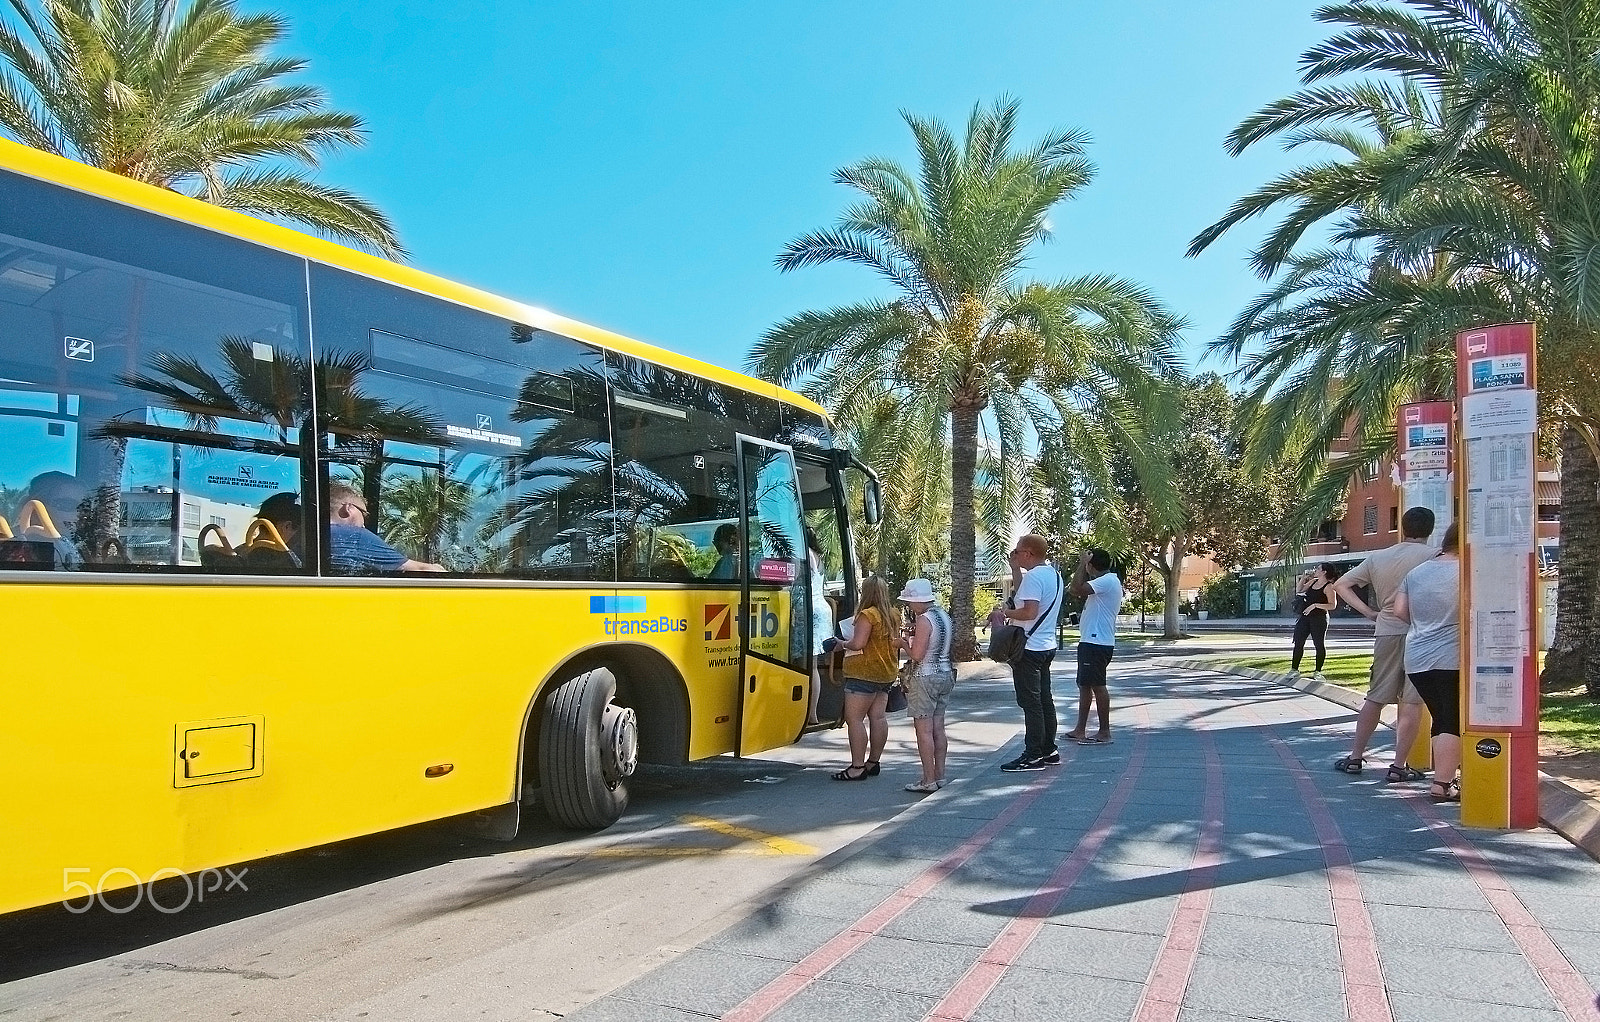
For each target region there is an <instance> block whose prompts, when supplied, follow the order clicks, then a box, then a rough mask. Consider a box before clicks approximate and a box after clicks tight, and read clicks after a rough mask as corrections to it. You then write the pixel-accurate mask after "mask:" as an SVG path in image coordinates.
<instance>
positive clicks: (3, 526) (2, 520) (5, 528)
mask: <svg viewBox="0 0 1600 1022" xmlns="http://www.w3.org/2000/svg"><path fill="white" fill-rule="evenodd" d="M16 538H17V537H16V534H15V533H13V532H12V531H11V523H10V522H8V521H6V516H5V515H0V539H16Z"/></svg>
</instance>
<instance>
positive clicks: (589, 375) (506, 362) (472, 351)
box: [313, 268, 615, 581]
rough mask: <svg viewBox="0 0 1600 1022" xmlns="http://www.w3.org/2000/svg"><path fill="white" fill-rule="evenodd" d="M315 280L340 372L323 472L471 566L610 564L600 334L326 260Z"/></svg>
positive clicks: (378, 525) (388, 520) (502, 569)
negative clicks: (579, 335) (405, 291)
mask: <svg viewBox="0 0 1600 1022" xmlns="http://www.w3.org/2000/svg"><path fill="white" fill-rule="evenodd" d="M313 280H314V287H315V288H316V289H317V290H316V293H317V294H318V296H319V301H318V304H317V309H318V313H317V328H318V338H319V341H320V342H321V343H322V344H323V345H324V346H329V345H338V346H339V347H338V348H336V349H335V351H336V354H335V355H334V356H332V357H331V358H329V359H328V360H327V364H328V366H329V367H330V368H332V367H337V369H338V372H339V373H342V374H343V375H342V376H341V375H338V374H336V373H334V372H328V373H326V374H325V376H324V378H323V381H322V384H321V385H322V389H323V392H324V393H325V394H327V395H329V398H328V400H327V402H326V404H327V407H328V414H327V416H326V428H327V431H328V440H327V443H328V445H329V447H328V461H329V463H330V467H329V479H330V481H332V482H342V483H345V484H347V485H350V486H352V487H353V488H354V489H356V490H357V491H358V492H360V493H362V494H363V495H364V496H365V497H366V499H367V504H368V506H369V507H371V508H373V509H374V510H375V513H374V514H373V515H372V516H370V518H369V519H368V527H369V528H372V529H374V530H375V531H376V532H377V533H378V534H379V535H380V536H381V537H382V538H383V539H384V540H385V542H387V543H388V544H389V545H390V546H393V547H394V548H395V549H397V550H399V551H400V552H401V553H403V554H405V555H406V556H407V557H410V558H411V559H413V560H417V561H424V562H429V563H436V564H442V565H443V566H444V567H445V568H446V569H447V570H449V571H453V572H458V573H463V574H470V575H492V576H504V577H521V578H543V579H561V580H568V579H571V580H602V581H610V580H612V579H613V578H614V577H615V568H614V562H613V559H612V549H613V547H614V545H615V541H614V539H613V534H612V526H611V519H612V507H611V469H610V444H609V435H608V434H609V429H608V426H607V423H606V418H605V416H606V411H605V403H604V402H605V398H604V395H605V377H604V362H603V358H602V356H601V354H600V352H599V351H598V350H596V349H594V348H592V347H590V346H588V345H585V344H581V343H579V342H577V341H574V340H572V339H570V338H566V337H562V336H560V335H558V334H553V333H549V332H547V331H536V330H531V329H529V328H527V327H524V326H521V325H518V324H512V323H508V322H506V321H504V320H501V319H497V318H495V317H492V316H487V315H485V314H483V313H479V312H475V311H473V310H469V309H463V308H461V307H459V306H454V305H451V304H449V303H446V302H441V301H438V300H436V299H432V298H427V297H425V296H422V295H405V296H396V295H394V294H393V293H392V291H391V289H386V288H382V287H381V286H380V285H378V284H376V283H374V282H371V281H365V280H362V279H361V278H356V277H353V276H352V275H349V274H343V273H339V272H337V271H333V270H329V269H327V268H319V269H318V272H317V273H316V274H314V277H313ZM324 295H327V297H326V298H324V297H323V296H324ZM324 310H326V311H324ZM373 321H378V322H381V323H382V324H383V327H382V328H377V327H371V326H369V324H371V323H372V322H373ZM355 345H359V347H357V348H355V350H352V346H355Z"/></svg>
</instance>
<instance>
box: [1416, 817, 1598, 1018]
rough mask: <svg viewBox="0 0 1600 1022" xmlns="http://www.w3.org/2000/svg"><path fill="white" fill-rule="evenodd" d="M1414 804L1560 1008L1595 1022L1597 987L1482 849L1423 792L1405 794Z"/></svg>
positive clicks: (1573, 1015) (1570, 1014) (1564, 1011)
mask: <svg viewBox="0 0 1600 1022" xmlns="http://www.w3.org/2000/svg"><path fill="white" fill-rule="evenodd" d="M1406 801H1407V802H1409V803H1411V807H1412V808H1413V809H1415V810H1416V811H1417V815H1418V816H1420V817H1422V820H1423V822H1424V823H1426V824H1427V825H1428V827H1429V829H1431V830H1433V831H1434V832H1435V833H1437V834H1438V835H1439V836H1440V837H1441V838H1443V839H1444V843H1445V845H1446V846H1447V847H1448V848H1449V849H1450V851H1451V852H1453V853H1455V856H1456V858H1457V859H1459V860H1461V865H1462V866H1464V867H1465V868H1466V871H1467V875H1468V876H1470V877H1472V880H1473V882H1474V883H1476V884H1477V885H1478V890H1479V891H1481V892H1482V893H1483V897H1484V900H1485V901H1487V902H1488V903H1489V906H1490V907H1491V908H1493V909H1494V911H1495V914H1496V915H1498V916H1499V917H1500V922H1501V923H1503V924H1504V925H1505V928H1506V929H1507V930H1508V931H1510V933H1511V939H1512V940H1514V941H1516V944H1517V947H1518V948H1519V949H1521V951H1522V957H1523V958H1525V959H1527V960H1528V964H1530V965H1532V966H1533V969H1534V971H1535V972H1536V973H1538V974H1539V979H1540V981H1541V982H1543V983H1544V985H1545V987H1546V988H1547V989H1548V990H1549V991H1550V996H1551V997H1553V998H1554V999H1555V1002H1556V1005H1557V1006H1558V1007H1559V1008H1560V1009H1561V1013H1562V1014H1564V1015H1566V1016H1567V1018H1569V1019H1571V1020H1572V1022H1579V1020H1580V1019H1581V1020H1584V1022H1592V1020H1595V1019H1600V1007H1597V1006H1596V1004H1595V991H1594V988H1593V987H1591V986H1589V983H1588V981H1586V980H1585V979H1584V978H1583V976H1582V975H1580V974H1579V972H1578V970H1577V969H1574V968H1573V967H1572V963H1571V962H1569V961H1567V958H1566V956H1565V955H1563V954H1562V953H1561V949H1560V948H1558V947H1556V943H1555V941H1553V940H1551V939H1550V935H1549V934H1548V933H1546V932H1544V927H1543V926H1540V925H1539V921H1538V920H1537V919H1535V918H1534V917H1533V913H1531V912H1529V911H1528V908H1527V906H1526V905H1524V904H1523V903H1522V901H1521V899H1519V898H1518V897H1517V895H1516V892H1515V891H1513V890H1512V889H1511V885H1509V884H1507V883H1506V881H1505V879H1504V878H1503V877H1501V876H1500V874H1499V873H1498V872H1496V871H1495V868H1494V867H1493V866H1491V865H1489V862H1488V860H1487V859H1485V858H1484V857H1483V853H1482V852H1481V851H1479V850H1478V849H1477V847H1476V846H1474V845H1473V844H1472V843H1471V842H1470V841H1468V840H1467V839H1466V838H1464V837H1462V836H1461V834H1460V833H1459V832H1458V831H1457V830H1456V829H1455V828H1454V827H1452V826H1451V825H1450V824H1449V823H1448V822H1446V821H1445V820H1444V819H1443V818H1442V817H1440V816H1439V814H1438V812H1436V811H1435V810H1434V808H1433V804H1432V803H1431V802H1427V801H1425V800H1424V798H1423V796H1421V795H1412V796H1409V797H1408V798H1407V799H1406Z"/></svg>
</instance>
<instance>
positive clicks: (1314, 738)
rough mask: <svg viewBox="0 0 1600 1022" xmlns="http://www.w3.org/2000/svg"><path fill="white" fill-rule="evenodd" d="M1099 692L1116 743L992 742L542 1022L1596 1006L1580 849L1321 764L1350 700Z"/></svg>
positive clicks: (1238, 684)
mask: <svg viewBox="0 0 1600 1022" xmlns="http://www.w3.org/2000/svg"><path fill="white" fill-rule="evenodd" d="M988 673H990V674H991V675H992V672H988ZM1067 673H1068V675H1069V676H1068V677H1067V678H1065V679H1058V682H1057V686H1056V689H1057V695H1058V703H1060V705H1061V707H1062V709H1063V710H1068V709H1069V705H1068V703H1069V701H1070V700H1072V699H1075V698H1076V692H1075V690H1074V686H1073V685H1072V684H1071V679H1070V670H1069V672H1067ZM1062 681H1064V682H1065V684H1062ZM1003 684H1005V682H1003V681H1001V680H999V679H993V678H992V677H991V679H990V680H972V681H963V686H966V687H968V689H969V692H973V691H974V690H977V689H979V688H987V687H991V686H995V685H1003ZM1112 688H1113V698H1114V699H1115V701H1116V707H1115V710H1116V714H1117V724H1118V728H1119V730H1118V733H1117V740H1116V742H1115V744H1113V745H1110V746H1104V747H1078V746H1064V747H1063V749H1062V753H1063V759H1064V760H1065V762H1064V764H1063V765H1062V766H1061V767H1059V768H1053V769H1049V770H1046V771H1044V772H1042V773H1024V774H1003V773H1000V772H999V771H998V769H996V767H997V764H998V763H999V762H1001V761H1002V760H1003V759H1005V758H1009V757H1010V756H1012V755H1015V752H1016V746H1017V742H1015V741H1014V742H1012V743H1011V744H1010V745H1008V746H1007V747H1006V748H1004V749H1002V750H1001V751H1000V753H999V754H997V755H996V756H995V757H993V758H991V759H990V760H989V762H987V763H985V764H982V765H981V766H979V767H977V768H975V769H973V770H972V771H971V772H970V773H969V774H968V775H967V776H965V777H962V778H959V779H958V780H956V781H955V782H954V783H953V784H951V785H950V786H949V787H947V788H946V789H945V790H943V791H941V792H939V793H938V794H935V795H931V796H929V797H927V798H926V799H925V800H923V801H922V802H921V803H919V804H918V805H916V806H915V807H913V808H912V809H911V810H909V811H908V812H906V813H904V814H902V815H901V816H899V817H898V818H896V819H895V820H894V821H892V822H890V823H888V824H886V825H884V826H883V827H880V828H878V829H877V830H876V831H874V832H873V833H872V834H870V835H868V836H867V837H866V838H863V839H862V840H861V841H858V842H856V843H855V844H854V845H851V846H849V847H847V848H845V849H842V850H841V851H840V852H838V853H836V854H834V855H832V856H829V857H827V858H825V859H823V860H821V861H819V862H818V863H817V865H816V867H815V868H813V869H812V870H811V871H809V872H808V873H807V874H806V875H805V877H804V879H802V880H801V881H800V882H798V883H796V884H794V885H792V886H790V887H789V888H788V889H787V890H784V891H782V892H778V893H775V894H774V895H773V897H772V898H771V900H770V901H769V902H768V903H767V904H765V905H764V906H762V907H761V908H760V909H759V910H758V911H756V912H755V913H753V914H752V915H751V916H749V917H748V918H746V919H744V920H743V921H741V922H738V923H736V924H735V925H733V926H732V927H730V928H728V929H726V930H724V931H723V932H721V933H719V934H717V935H716V936H714V937H712V938H710V939H708V940H706V941H704V942H702V943H701V944H700V945H699V946H697V947H694V948H691V949H688V950H686V951H683V952H682V953H681V954H679V955H678V956H677V957H676V958H674V959H673V960H672V961H670V962H668V963H667V964H665V965H663V966H661V967H659V968H657V969H656V970H654V971H653V972H651V973H648V974H646V975H644V976H643V977H641V978H639V979H637V980H635V981H633V982H632V983H629V984H628V985H626V986H624V987H622V988H621V989H619V990H617V991H614V992H613V993H611V994H609V995H607V996H605V997H603V998H601V999H599V1000H597V1001H595V1002H593V1003H591V1004H589V1005H588V1006H586V1007H584V1008H583V1009H581V1010H579V1011H577V1012H574V1013H572V1014H570V1015H568V1016H567V1017H568V1018H569V1019H572V1020H577V1022H621V1020H649V1022H672V1020H687V1019H705V1018H708V1017H709V1018H720V1019H727V1020H741V1022H753V1020H758V1019H773V1020H781V1022H795V1020H805V1019H817V1020H823V1019H826V1020H847V1022H866V1020H877V1019H883V1020H891V1019H895V1020H898V1019H906V1020H919V1019H952V1020H953V1019H973V1020H1003V1019H1026V1020H1029V1022H1042V1020H1054V1019H1084V1020H1095V1022H1101V1020H1123V1019H1135V1020H1139V1022H1154V1020H1168V1022H1170V1020H1177V1019H1181V1020H1183V1022H1228V1020H1231V1019H1245V1018H1250V1019H1281V1020H1284V1022H1321V1020H1325V1019H1326V1020H1339V1019H1352V1020H1359V1022H1387V1020H1391V1019H1393V1020H1400V1022H1411V1020H1417V1022H1421V1020H1433V1019H1439V1020H1445V1019H1449V1020H1452V1022H1455V1020H1459V1019H1462V1018H1465V1017H1469V1016H1486V1017H1488V1018H1491V1019H1495V1020H1512V1022H1522V1020H1528V1022H1532V1020H1549V1022H1560V1020H1563V1019H1568V1020H1577V1019H1600V1010H1597V1009H1596V1006H1595V1004H1596V1002H1595V987H1596V986H1597V985H1600V864H1597V863H1595V862H1594V861H1593V860H1591V859H1590V858H1588V857H1587V856H1586V855H1584V854H1583V853H1582V852H1581V851H1579V850H1578V849H1576V848H1574V847H1572V846H1571V845H1570V844H1568V843H1567V842H1565V841H1564V840H1562V839H1561V838H1559V837H1557V836H1555V835H1553V834H1551V833H1550V832H1548V831H1535V832H1529V833H1493V832H1482V831H1464V830H1461V829H1459V828H1457V827H1455V826H1454V825H1453V822H1452V821H1453V819H1454V817H1455V815H1456V813H1455V809H1454V807H1440V806H1435V805H1434V804H1433V803H1431V802H1430V801H1428V799H1427V798H1426V797H1425V791H1426V788H1425V787H1424V786H1421V785H1414V786H1406V787H1400V786H1385V785H1383V784H1382V783H1381V779H1380V778H1381V774H1379V775H1376V776H1374V775H1372V774H1370V773H1369V774H1368V775H1367V776H1365V777H1362V778H1348V777H1346V776H1344V775H1342V774H1338V773H1336V772H1334V771H1332V770H1330V769H1328V766H1327V764H1329V763H1331V762H1332V760H1333V759H1334V758H1335V757H1336V756H1337V755H1338V754H1339V753H1340V752H1341V751H1342V750H1343V747H1344V745H1345V744H1346V742H1347V735H1348V732H1349V729H1350V726H1351V722H1352V720H1353V717H1352V715H1351V714H1349V713H1348V712H1346V711H1344V710H1343V709H1342V708H1340V707H1338V706H1334V705H1331V704H1329V703H1327V702H1324V701H1323V700H1320V699H1317V698H1315V697H1313V696H1309V695H1306V694H1303V693H1300V692H1297V691H1294V690H1292V689H1287V688H1284V687H1282V686H1277V685H1273V684H1270V683H1268V682H1265V681H1252V680H1246V679H1239V678H1233V677H1228V676H1224V675H1220V674H1214V673H1210V672H1201V671H1192V670H1181V669H1176V668H1172V667H1169V666H1163V665H1157V664H1154V663H1152V662H1151V661H1150V660H1149V659H1146V658H1140V657H1129V658H1127V659H1125V660H1123V661H1119V662H1118V663H1117V664H1116V665H1115V666H1114V670H1113V675H1112ZM957 693H958V700H957V706H956V709H955V712H956V713H959V712H960V705H961V700H960V698H959V697H960V695H961V689H960V688H958V690H957ZM989 694H990V695H992V693H989Z"/></svg>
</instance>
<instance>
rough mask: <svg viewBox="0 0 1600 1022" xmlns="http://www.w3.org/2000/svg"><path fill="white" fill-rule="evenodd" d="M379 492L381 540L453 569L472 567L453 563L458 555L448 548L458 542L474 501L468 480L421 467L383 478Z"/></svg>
mask: <svg viewBox="0 0 1600 1022" xmlns="http://www.w3.org/2000/svg"><path fill="white" fill-rule="evenodd" d="M382 492H383V500H382V507H383V529H382V532H383V538H384V539H386V540H388V541H389V542H390V543H391V544H393V545H394V546H395V547H396V548H397V549H400V550H404V551H407V552H408V553H411V554H415V555H416V556H417V557H418V558H419V559H422V560H427V561H435V562H440V563H444V564H447V565H449V566H450V567H452V568H455V569H456V570H462V569H465V568H471V567H475V565H464V564H458V563H455V562H456V561H458V560H459V558H458V557H457V555H456V553H455V551H453V550H451V549H450V548H453V547H454V546H455V545H456V544H457V543H459V542H460V540H461V529H462V526H463V525H464V524H465V523H466V521H467V519H468V517H469V516H471V514H472V511H473V507H474V504H475V502H476V494H475V493H474V492H473V488H472V485H471V484H470V483H466V482H462V481H461V480H459V479H455V478H452V477H451V474H450V472H449V471H448V470H443V471H441V470H439V469H424V470H423V471H422V472H420V473H418V474H416V475H412V474H405V475H400V476H398V478H393V479H390V480H386V481H385V484H384V486H383V491H382Z"/></svg>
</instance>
